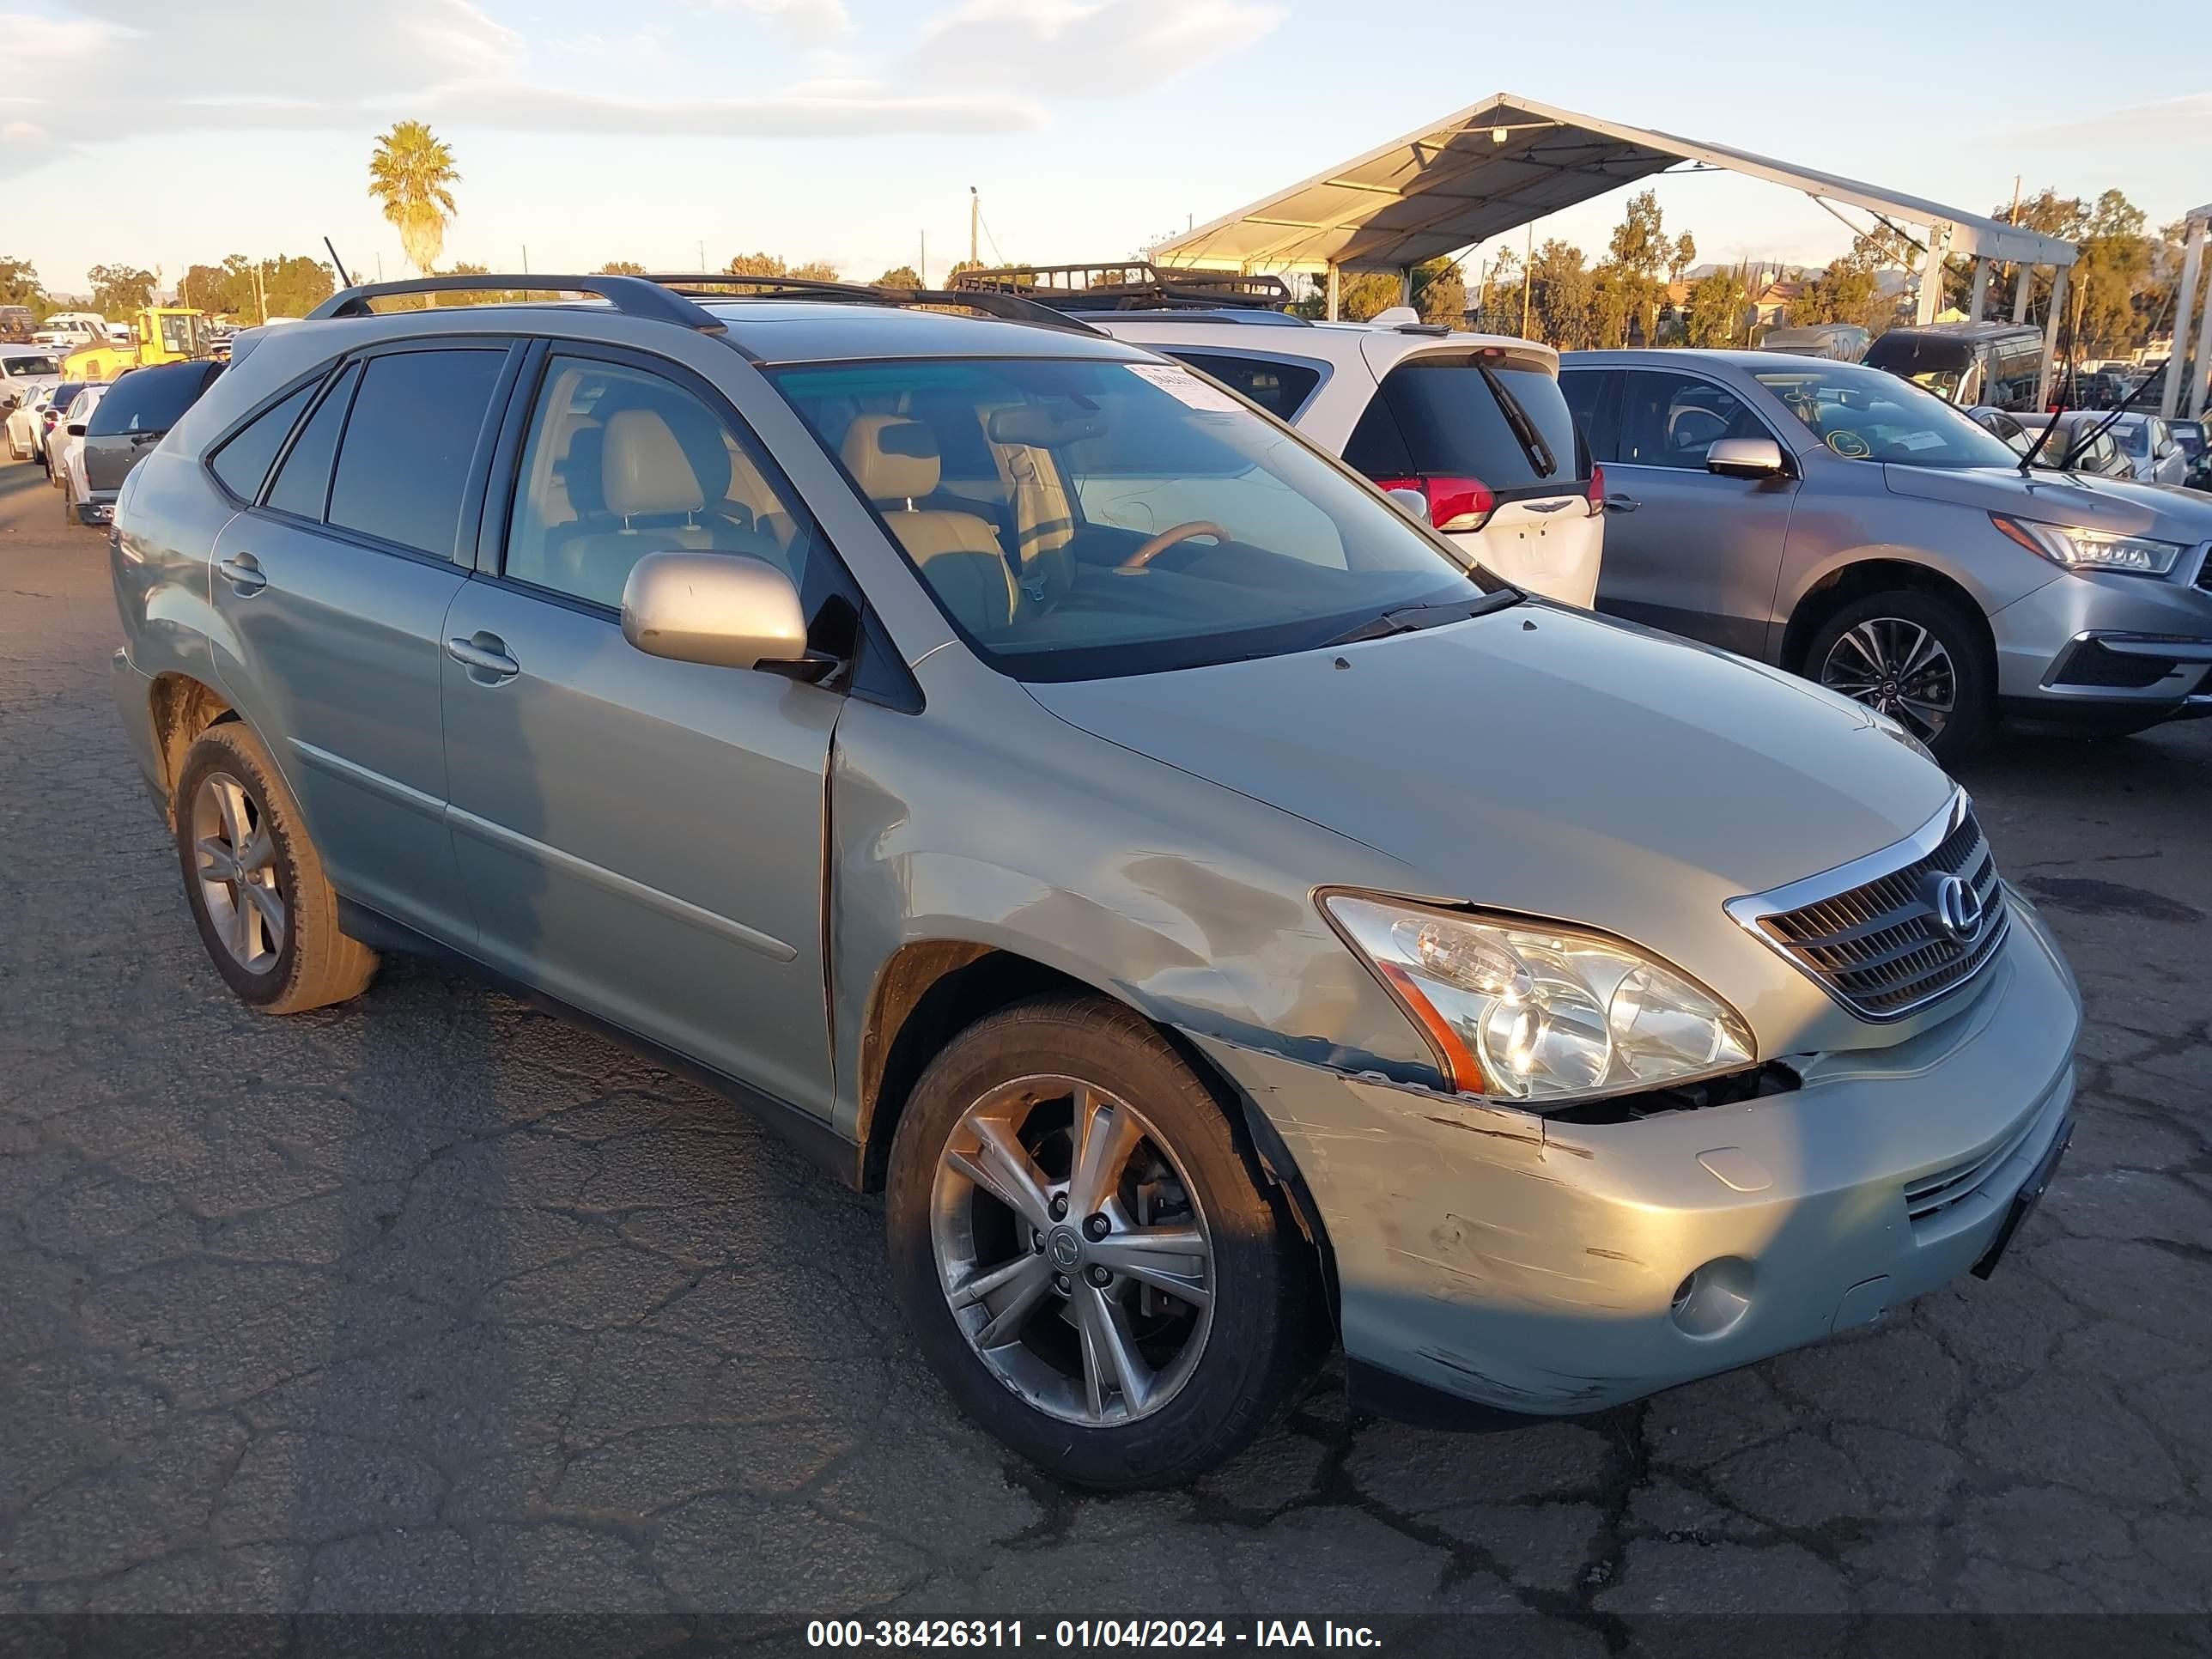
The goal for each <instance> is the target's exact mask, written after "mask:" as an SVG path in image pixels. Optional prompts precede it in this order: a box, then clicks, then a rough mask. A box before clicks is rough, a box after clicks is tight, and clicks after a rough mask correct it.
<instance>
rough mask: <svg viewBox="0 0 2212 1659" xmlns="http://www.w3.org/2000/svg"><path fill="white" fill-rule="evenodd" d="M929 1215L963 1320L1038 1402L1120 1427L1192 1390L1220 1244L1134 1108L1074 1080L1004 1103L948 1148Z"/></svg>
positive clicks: (968, 1123) (989, 1360)
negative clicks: (1188, 1388)
mask: <svg viewBox="0 0 2212 1659" xmlns="http://www.w3.org/2000/svg"><path fill="white" fill-rule="evenodd" d="M930 1209H931V1214H930V1235H931V1243H932V1245H933V1249H934V1250H935V1252H936V1257H937V1271H938V1282H939V1285H940V1286H941V1287H942V1289H943V1290H944V1292H945V1301H946V1303H947V1304H948V1305H949V1306H950V1307H951V1310H952V1316H953V1320H954V1322H955V1323H956V1324H957V1325H958V1327H959V1328H960V1331H961V1334H963V1336H964V1337H965V1338H966V1339H967V1341H968V1345H969V1347H970V1348H971V1349H972V1350H973V1351H974V1352H975V1354H976V1356H977V1357H978V1358H981V1360H982V1362H983V1364H984V1365H985V1366H986V1367H987V1368H988V1369H989V1370H990V1371H991V1373H992V1375H993V1376H995V1377H996V1378H997V1379H998V1380H999V1381H1000V1383H1004V1384H1005V1385H1006V1387H1007V1388H1008V1389H1012V1391H1013V1392H1014V1393H1015V1394H1016V1395H1018V1396H1020V1397H1021V1398H1022V1399H1023V1400H1024V1401H1026V1402H1027V1403H1028V1404H1030V1405H1031V1406H1033V1407H1036V1409H1037V1410H1039V1411H1042V1412H1044V1413H1048V1414H1049V1415H1051V1416H1053V1417H1055V1418H1059V1419H1062V1420H1064V1421H1066V1422H1070V1423H1076V1424H1080V1425H1085V1426H1089V1427H1097V1428H1104V1427H1118V1426H1120V1425H1123V1424H1126V1423H1130V1422H1133V1421H1136V1420H1137V1419H1140V1418H1144V1417H1146V1416H1149V1415H1150V1414H1151V1413H1154V1412H1156V1411H1158V1410H1159V1409H1160V1408H1161V1407H1164V1406H1165V1405H1166V1404H1167V1403H1168V1402H1169V1401H1170V1400H1172V1399H1173V1398H1174V1397H1175V1396H1176V1394H1177V1393H1178V1392H1179V1391H1180V1390H1181V1389H1182V1387H1183V1385H1184V1384H1185V1383H1188V1381H1189V1380H1190V1376H1191V1374H1192V1373H1193V1371H1194V1370H1196V1369H1197V1365H1198V1361H1199V1358H1200V1354H1201V1353H1202V1352H1204V1351H1205V1347H1206V1337H1207V1334H1208V1333H1209V1332H1210V1330H1211V1329H1212V1318H1213V1297H1214V1273H1213V1245H1212V1237H1211V1235H1210V1234H1209V1232H1208V1231H1207V1226H1206V1216H1205V1213H1204V1211H1203V1209H1202V1207H1201V1206H1200V1203H1199V1200H1198V1194H1196V1192H1195V1191H1194V1190H1193V1188H1191V1186H1190V1183H1189V1182H1188V1180H1187V1179H1186V1178H1185V1177H1184V1175H1183V1171H1182V1167H1181V1164H1180V1163H1179V1161H1178V1159H1177V1158H1176V1153H1175V1151H1174V1149H1173V1148H1172V1147H1170V1146H1169V1144H1168V1142H1167V1140H1166V1139H1165V1138H1164V1137H1163V1136H1162V1135H1161V1134H1160V1133H1159V1131H1158V1129H1157V1128H1156V1127H1154V1126H1153V1125H1152V1123H1151V1122H1149V1121H1146V1119H1145V1117H1144V1116H1143V1115H1141V1114H1139V1112H1138V1111H1137V1109H1135V1108H1134V1107H1133V1106H1132V1105H1131V1104H1130V1103H1128V1102H1127V1101H1125V1100H1123V1099H1121V1098H1120V1097H1118V1096H1116V1095H1115V1094H1113V1093H1111V1092H1110V1091H1107V1090H1105V1089H1103V1088H1101V1087H1099V1086H1098V1085H1095V1084H1092V1083H1090V1082H1086V1081H1085V1080H1083V1079H1078V1078H1072V1077H1026V1078H1020V1079H1015V1080H1013V1081H1012V1082H1009V1083H1006V1084H1003V1085H1000V1086H999V1087H997V1088H994V1089H993V1090H992V1091H989V1092H988V1093H987V1094H986V1095H984V1096H983V1097H981V1099H979V1100H977V1101H976V1102H975V1103H974V1104H973V1105H971V1106H970V1107H969V1109H967V1111H966V1112H964V1113H963V1115H961V1118H960V1121H959V1122H958V1123H957V1124H956V1125H955V1126H954V1127H953V1131H952V1133H951V1135H950V1136H948V1137H947V1139H946V1140H945V1147H944V1150H943V1151H942V1152H940V1153H939V1158H938V1166H937V1174H936V1179H935V1182H934V1183H933V1188H932V1191H931V1203H930Z"/></svg>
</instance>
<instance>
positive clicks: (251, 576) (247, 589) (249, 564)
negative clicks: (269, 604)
mask: <svg viewBox="0 0 2212 1659" xmlns="http://www.w3.org/2000/svg"><path fill="white" fill-rule="evenodd" d="M216 570H217V571H218V572H220V573H221V574H222V579H223V580H225V581H227V582H228V583H229V584H230V591H231V592H234V593H235V594H237V595H238V596H239V598H240V599H244V598H246V596H247V595H248V594H251V593H258V592H260V591H261V590H262V589H263V588H264V587H266V586H269V578H268V577H266V576H264V575H263V574H261V561H260V560H258V559H257V558H255V557H254V556H253V555H252V554H251V553H236V554H233V555H232V556H230V557H229V558H227V559H225V560H224V561H223V562H222V563H221V564H218V565H217V566H216Z"/></svg>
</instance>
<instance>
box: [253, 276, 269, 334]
mask: <svg viewBox="0 0 2212 1659" xmlns="http://www.w3.org/2000/svg"><path fill="white" fill-rule="evenodd" d="M253 308H254V309H255V310H256V311H258V312H259V313H261V322H262V326H264V328H265V327H267V326H268V324H269V291H268V289H264V287H262V285H261V267H260V266H259V265H258V264H256V265H255V266H254V267H253Z"/></svg>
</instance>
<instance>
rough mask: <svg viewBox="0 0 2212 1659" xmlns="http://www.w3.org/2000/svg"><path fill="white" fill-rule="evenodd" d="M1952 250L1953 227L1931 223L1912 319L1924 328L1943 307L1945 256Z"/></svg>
mask: <svg viewBox="0 0 2212 1659" xmlns="http://www.w3.org/2000/svg"><path fill="white" fill-rule="evenodd" d="M1950 251H1951V227H1950V226H1949V225H1948V224H1942V225H1931V226H1929V228H1928V257H1927V258H1926V259H1924V260H1923V261H1922V263H1921V266H1920V293H1919V295H1918V298H1917V302H1916V303H1915V305H1914V307H1913V311H1912V320H1913V321H1914V322H1916V323H1918V324H1919V325H1921V326H1922V327H1923V328H1925V327H1926V326H1927V325H1929V324H1930V323H1932V322H1934V321H1935V320H1936V313H1937V312H1939V311H1941V310H1942V308H1943V256H1944V255H1945V254H1947V253H1948V252H1950Z"/></svg>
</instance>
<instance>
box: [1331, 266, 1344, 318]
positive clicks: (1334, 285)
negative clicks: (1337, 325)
mask: <svg viewBox="0 0 2212 1659" xmlns="http://www.w3.org/2000/svg"><path fill="white" fill-rule="evenodd" d="M1339 275H1340V274H1339V272H1338V270H1337V269H1336V266H1335V265H1334V264H1331V265H1330V266H1329V268H1328V320H1329V321H1331V322H1332V323H1333V322H1335V321H1336V320H1337V314H1336V313H1337V305H1338V302H1339V301H1341V300H1342V299H1343V297H1344V289H1343V284H1342V283H1341V282H1340V280H1339Z"/></svg>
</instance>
